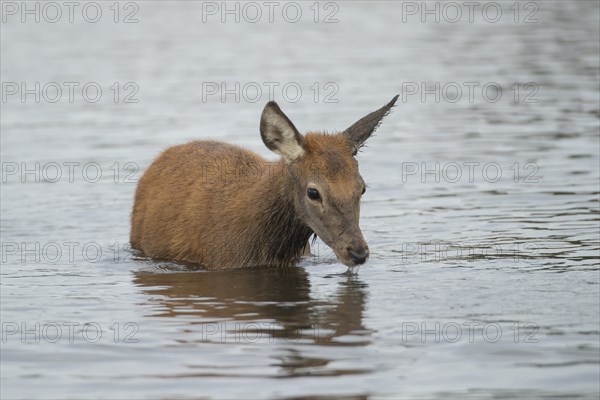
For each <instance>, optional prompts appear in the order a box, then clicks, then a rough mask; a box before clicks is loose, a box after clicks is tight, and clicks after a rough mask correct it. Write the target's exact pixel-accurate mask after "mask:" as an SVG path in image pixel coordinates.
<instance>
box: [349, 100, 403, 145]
mask: <svg viewBox="0 0 600 400" xmlns="http://www.w3.org/2000/svg"><path fill="white" fill-rule="evenodd" d="M398 96H399V95H396V97H394V98H393V99H392V100H391V101H390V102H389V103H387V104H386V105H385V106H383V107H381V108H380V109H379V110H377V111H373V112H372V113H371V114H369V115H367V116H365V117H363V118H361V119H359V120H358V121H356V122H355V123H354V124H353V125H352V126H351V127H350V128H348V129H346V130H345V131H344V132H343V133H344V134H345V135H346V136H347V139H348V142H349V143H350V147H351V148H352V154H353V155H356V153H357V152H358V150H359V149H360V148H361V147H362V146H363V145H364V144H365V142H366V141H367V139H368V138H369V137H370V136H371V135H372V134H373V132H375V130H376V129H377V127H379V124H381V121H382V120H383V117H385V116H386V115H388V114H389V113H390V111H391V109H392V107H393V106H394V104H395V103H396V100H398Z"/></svg>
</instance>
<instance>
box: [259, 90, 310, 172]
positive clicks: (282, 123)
mask: <svg viewBox="0 0 600 400" xmlns="http://www.w3.org/2000/svg"><path fill="white" fill-rule="evenodd" d="M260 136H261V137H262V140H263V142H264V143H265V145H266V146H267V147H268V148H269V149H270V150H271V151H273V152H275V153H277V154H279V155H280V156H281V157H283V159H284V160H285V162H286V163H291V162H292V161H294V160H296V159H297V158H299V157H301V156H302V155H304V147H303V146H302V144H303V142H304V138H303V137H302V135H301V134H300V132H298V130H297V129H296V127H295V126H294V124H292V121H290V119H289V118H288V117H287V116H286V115H285V114H284V113H283V111H281V109H280V108H279V106H278V105H277V103H275V102H274V101H270V102H268V103H267V105H266V106H265V109H264V110H263V112H262V115H261V117H260Z"/></svg>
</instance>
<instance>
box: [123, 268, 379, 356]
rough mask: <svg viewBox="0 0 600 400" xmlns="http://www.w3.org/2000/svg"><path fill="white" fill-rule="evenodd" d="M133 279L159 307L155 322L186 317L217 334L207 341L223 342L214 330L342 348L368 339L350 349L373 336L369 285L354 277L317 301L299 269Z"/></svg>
mask: <svg viewBox="0 0 600 400" xmlns="http://www.w3.org/2000/svg"><path fill="white" fill-rule="evenodd" d="M134 274H135V278H134V283H135V284H136V285H138V286H141V287H143V290H144V293H146V294H148V295H150V296H151V297H152V299H151V302H152V303H155V304H156V305H159V306H160V308H159V309H158V310H157V312H156V314H155V316H161V317H181V316H186V317H188V318H191V322H190V323H191V324H192V325H197V324H202V325H204V328H206V327H207V326H208V327H210V328H208V329H205V330H209V331H210V332H212V333H213V334H211V335H209V334H208V333H207V334H206V335H205V336H206V339H207V340H208V341H213V340H219V339H220V335H217V334H215V332H214V329H215V328H217V329H221V328H220V327H221V326H224V327H226V328H227V329H243V331H244V332H243V333H244V334H249V333H251V332H255V333H257V334H258V333H260V334H266V335H269V336H270V337H272V338H277V337H283V338H284V339H287V340H290V341H292V340H296V339H297V340H303V339H312V340H314V341H315V342H319V343H320V344H325V345H338V344H341V342H338V341H337V340H336V338H339V337H342V336H345V335H349V334H351V335H353V336H354V335H357V336H363V337H364V341H362V340H361V341H358V342H356V341H353V342H352V344H367V343H368V336H369V334H370V333H369V331H368V330H367V329H366V328H365V327H364V326H363V323H362V314H363V311H364V307H365V300H366V290H365V289H366V284H365V283H363V282H362V281H360V280H359V279H358V277H356V276H353V275H347V276H342V275H340V276H335V277H333V278H334V279H335V278H338V279H339V282H338V283H339V286H338V289H337V290H336V291H335V292H334V293H333V294H331V295H329V296H327V297H321V296H320V297H319V298H315V296H313V295H311V287H310V282H309V279H308V274H307V272H306V271H305V270H304V269H303V268H301V267H288V268H251V269H241V270H234V271H181V270H179V271H177V272H156V271H149V270H141V271H136V272H134ZM220 333H223V332H219V334H220ZM229 333H231V337H232V338H235V337H236V336H235V335H234V333H235V332H229ZM315 333H317V334H315ZM255 337H260V335H255ZM263 338H265V337H264V336H263ZM344 344H349V343H346V342H345V343H344Z"/></svg>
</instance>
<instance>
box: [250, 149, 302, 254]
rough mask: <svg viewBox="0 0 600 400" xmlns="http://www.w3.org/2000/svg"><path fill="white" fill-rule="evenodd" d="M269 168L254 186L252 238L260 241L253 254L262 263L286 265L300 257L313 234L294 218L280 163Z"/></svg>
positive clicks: (290, 188)
mask: <svg viewBox="0 0 600 400" xmlns="http://www.w3.org/2000/svg"><path fill="white" fill-rule="evenodd" d="M269 168H270V169H269V171H268V173H266V174H264V175H263V176H262V178H261V179H259V180H258V181H257V183H256V185H255V188H256V192H255V193H256V197H255V201H254V205H253V207H255V209H257V215H258V218H259V221H260V223H259V225H260V227H259V228H258V232H256V233H257V234H256V237H257V238H259V240H260V241H261V243H258V244H257V245H258V246H259V247H258V248H257V249H256V251H258V252H260V255H261V256H260V259H261V261H263V262H265V263H266V264H269V265H273V264H276V265H290V264H294V263H295V262H297V261H298V259H299V258H300V257H301V256H302V255H303V254H304V251H305V249H306V246H307V243H308V239H309V238H310V235H311V234H312V233H313V231H312V229H310V228H309V227H308V226H306V225H305V224H304V223H303V222H302V221H300V219H299V218H298V216H297V213H296V209H295V207H294V198H293V193H294V187H293V181H292V178H291V177H290V176H289V173H288V170H287V168H286V167H285V164H284V163H283V161H281V162H279V163H272V164H270V165H269Z"/></svg>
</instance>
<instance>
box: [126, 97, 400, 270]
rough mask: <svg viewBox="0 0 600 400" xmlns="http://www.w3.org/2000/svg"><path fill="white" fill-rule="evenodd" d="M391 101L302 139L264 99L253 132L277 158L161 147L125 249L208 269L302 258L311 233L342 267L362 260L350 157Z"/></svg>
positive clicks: (196, 146) (357, 180)
mask: <svg viewBox="0 0 600 400" xmlns="http://www.w3.org/2000/svg"><path fill="white" fill-rule="evenodd" d="M397 99H398V96H396V97H394V98H393V99H392V100H391V101H390V102H389V103H388V104H386V105H385V106H384V107H382V108H380V109H379V110H377V111H374V112H372V113H370V114H368V115H367V116H365V117H363V118H362V119H360V120H358V121H357V122H356V123H354V124H353V125H352V126H350V127H349V128H348V129H346V130H345V131H343V132H340V133H336V134H325V133H320V132H314V133H307V134H306V135H301V134H300V133H299V132H298V130H297V129H296V127H295V126H294V125H293V124H292V122H291V121H290V120H289V118H288V117H287V116H286V115H285V114H284V113H283V112H282V111H281V109H280V108H279V106H278V105H277V103H275V102H273V101H271V102H269V103H267V105H266V106H265V108H264V110H263V112H262V116H261V121H260V134H261V137H262V140H263V142H264V144H265V145H266V146H267V147H268V148H269V149H270V150H272V151H273V152H275V153H277V154H278V155H280V156H281V159H279V160H278V161H277V162H269V161H267V160H265V159H264V158H262V157H260V156H259V155H257V154H255V153H253V152H251V151H248V150H245V149H243V148H241V147H238V146H234V145H230V144H226V143H221V142H215V141H194V142H191V143H188V144H184V145H179V146H174V147H171V148H169V149H167V150H166V151H164V152H163V153H162V154H161V155H160V156H159V157H158V158H157V159H156V160H155V161H154V162H153V163H152V165H150V167H149V168H148V170H147V171H146V172H145V173H144V175H143V176H142V178H141V179H140V182H139V185H138V187H137V190H136V194H135V204H134V207H133V214H132V218H131V222H132V223H131V225H132V226H131V246H132V247H133V248H135V249H140V250H142V252H143V253H145V254H146V255H147V256H150V257H153V258H158V259H168V260H176V261H187V262H193V263H199V264H202V265H204V266H205V267H207V268H211V269H227V268H239V267H250V266H284V265H292V264H295V263H296V262H297V261H298V260H299V259H300V257H301V256H303V255H305V254H307V253H308V254H310V246H309V243H308V240H309V238H310V236H311V235H312V234H313V233H314V234H316V235H317V236H319V237H320V238H321V239H322V240H323V241H324V242H325V243H326V244H327V245H328V246H329V247H331V249H332V250H333V251H334V252H335V254H336V256H337V257H338V258H339V260H340V261H341V262H342V263H344V264H345V265H347V266H350V267H351V266H356V265H359V264H363V263H364V262H365V261H366V260H367V258H368V257H369V247H368V246H367V243H366V242H365V239H364V238H363V234H362V232H361V230H360V228H359V226H358V221H359V214H360V198H361V196H362V194H363V193H364V192H365V183H364V181H363V179H362V177H361V176H360V174H359V172H358V162H357V161H356V158H355V156H356V154H357V152H358V150H359V149H360V148H361V147H362V146H363V145H364V143H365V141H366V140H367V139H368V138H369V137H370V136H371V134H372V133H373V132H374V131H375V129H377V127H378V126H379V124H380V123H381V120H382V119H383V117H385V116H386V115H387V114H388V113H389V112H390V110H391V108H392V107H393V105H394V103H395V102H396V100H397Z"/></svg>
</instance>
